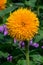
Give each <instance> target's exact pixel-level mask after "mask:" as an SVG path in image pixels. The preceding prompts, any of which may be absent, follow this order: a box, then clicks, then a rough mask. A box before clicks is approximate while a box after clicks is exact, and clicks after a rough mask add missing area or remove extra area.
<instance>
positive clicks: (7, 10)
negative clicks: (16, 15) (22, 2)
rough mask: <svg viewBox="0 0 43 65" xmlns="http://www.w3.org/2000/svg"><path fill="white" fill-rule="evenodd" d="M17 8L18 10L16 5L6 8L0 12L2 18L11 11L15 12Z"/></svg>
mask: <svg viewBox="0 0 43 65" xmlns="http://www.w3.org/2000/svg"><path fill="white" fill-rule="evenodd" d="M16 8H18V6H15V5H13V6H10V7H8V8H6V9H5V10H2V11H0V16H4V15H5V14H8V13H10V12H11V11H13V10H15V9H16Z"/></svg>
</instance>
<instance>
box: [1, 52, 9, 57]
mask: <svg viewBox="0 0 43 65" xmlns="http://www.w3.org/2000/svg"><path fill="white" fill-rule="evenodd" d="M8 55H9V54H8V53H4V52H2V51H0V57H2V56H3V57H4V58H7V57H8Z"/></svg>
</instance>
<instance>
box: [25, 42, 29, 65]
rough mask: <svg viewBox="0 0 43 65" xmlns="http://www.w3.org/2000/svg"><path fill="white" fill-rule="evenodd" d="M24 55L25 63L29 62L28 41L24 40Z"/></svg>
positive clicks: (27, 64)
mask: <svg viewBox="0 0 43 65" xmlns="http://www.w3.org/2000/svg"><path fill="white" fill-rule="evenodd" d="M25 55H26V65H30V64H29V44H28V42H25Z"/></svg>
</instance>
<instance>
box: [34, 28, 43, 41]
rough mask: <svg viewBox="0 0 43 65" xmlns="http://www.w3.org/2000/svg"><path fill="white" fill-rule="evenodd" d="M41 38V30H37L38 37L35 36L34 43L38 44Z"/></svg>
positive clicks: (42, 32) (42, 33)
mask: <svg viewBox="0 0 43 65" xmlns="http://www.w3.org/2000/svg"><path fill="white" fill-rule="evenodd" d="M42 38H43V30H41V29H40V30H39V33H38V35H36V36H35V38H34V42H39V41H40V40H41V39H42Z"/></svg>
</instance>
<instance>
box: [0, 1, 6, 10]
mask: <svg viewBox="0 0 43 65" xmlns="http://www.w3.org/2000/svg"><path fill="white" fill-rule="evenodd" d="M6 2H7V0H0V10H2V9H4V8H5V4H6Z"/></svg>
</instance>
